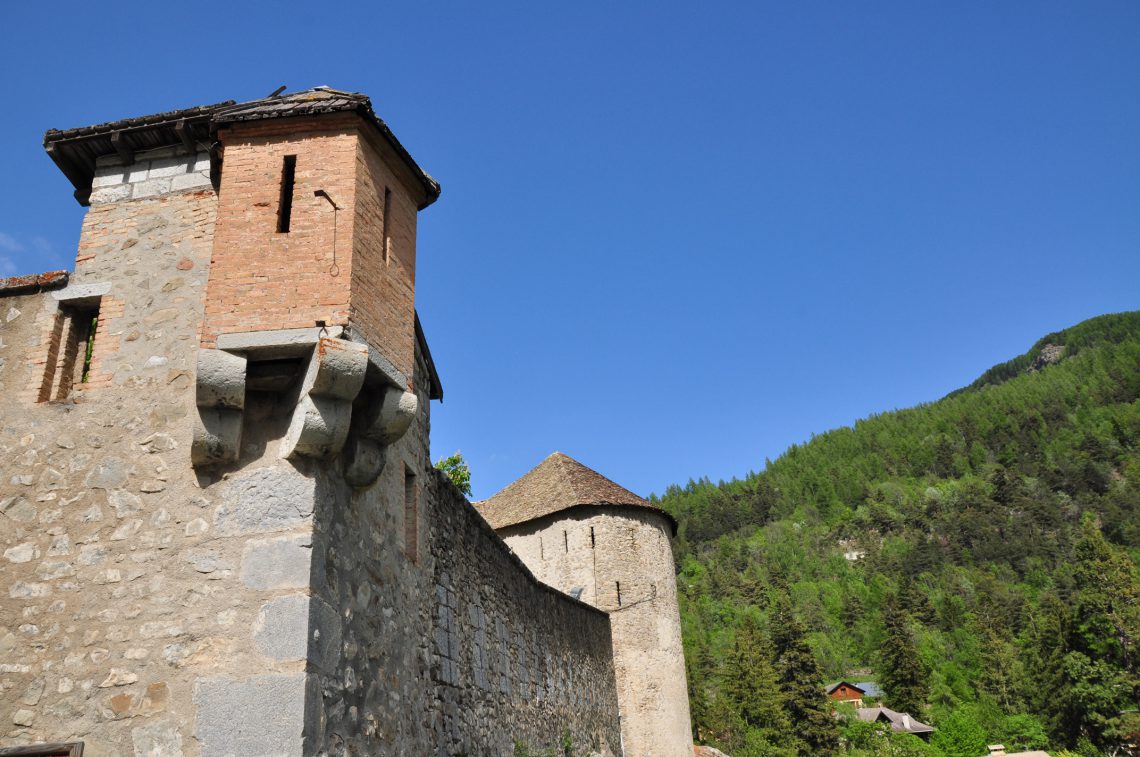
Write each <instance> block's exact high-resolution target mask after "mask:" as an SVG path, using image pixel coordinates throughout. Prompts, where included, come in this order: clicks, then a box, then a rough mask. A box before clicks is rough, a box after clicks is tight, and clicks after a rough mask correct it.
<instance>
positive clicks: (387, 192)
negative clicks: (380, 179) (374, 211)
mask: <svg viewBox="0 0 1140 757" xmlns="http://www.w3.org/2000/svg"><path fill="white" fill-rule="evenodd" d="M391 211H392V190H391V189H388V187H384V218H383V219H381V221H380V223H381V231H380V239H381V240H382V244H383V245H384V262H385V263H387V262H388V254H389V248H390V247H391V246H392V241H391V236H390V233H391V229H392V226H391V225H390V224H389V223H388V214H389V213H391Z"/></svg>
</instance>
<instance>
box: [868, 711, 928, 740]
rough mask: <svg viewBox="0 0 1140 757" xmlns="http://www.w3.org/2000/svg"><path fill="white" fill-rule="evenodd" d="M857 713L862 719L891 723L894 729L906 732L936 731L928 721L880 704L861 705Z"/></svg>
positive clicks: (870, 721) (869, 721) (871, 721)
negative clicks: (922, 720)
mask: <svg viewBox="0 0 1140 757" xmlns="http://www.w3.org/2000/svg"><path fill="white" fill-rule="evenodd" d="M855 715H856V716H857V717H858V718H859V719H860V720H862V721H865V722H868V723H873V722H875V721H876V720H882V721H883V722H886V723H890V724H891V730H892V731H901V732H904V733H931V732H932V731H934V728H933V726H929V725H927V724H926V723H920V722H919V721H918V720H916V719H915V718H913V717H911V715H910V714H909V713H906V712H895V711H894V710H892V709H890V708H888V707H883V706H882V705H879V706H878V707H860V708H859V709H857V710H856V711H855Z"/></svg>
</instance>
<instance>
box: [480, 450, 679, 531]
mask: <svg viewBox="0 0 1140 757" xmlns="http://www.w3.org/2000/svg"><path fill="white" fill-rule="evenodd" d="M473 504H474V505H475V507H476V508H477V509H478V510H479V512H480V513H481V514H482V515H483V517H484V518H486V519H487V522H488V523H490V524H491V526H492V527H493V528H495V529H496V530H498V529H501V528H506V527H507V526H513V525H517V524H519V523H525V522H527V521H531V520H535V519H537V518H542V517H544V516H547V515H551V514H554V513H558V512H561V511H563V510H569V509H570V508H573V507H583V506H595V507H597V506H602V507H637V508H643V509H646V510H652V511H653V512H655V513H658V514H660V515H663V516H664V517H665V518H666V519H667V520H668V521H669V524H670V526H671V527H672V529H673V532H674V533H676V531H677V522H676V521H675V520H674V519H673V516H672V515H670V514H669V513H667V512H665V511H664V510H662V509H661V508H659V507H657V506H656V505H654V504H652V503H650V502H648V501H646V500H645V499H643V498H641V497H639V496H637V495H636V494H634V493H633V492H631V491H630V490H628V489H626V488H625V487H622V486H619V485H617V484H615V483H614V482H613V481H610V480H609V479H608V478H606V477H605V476H603V475H602V474H600V473H598V472H597V471H595V470H593V469H591V468H588V467H586V466H585V465H582V463H580V462H578V461H577V460H575V459H573V458H572V457H570V456H568V455H564V454H562V453H561V452H555V453H554V454H552V455H550V457H548V458H546V459H545V460H543V461H542V462H541V463H539V464H538V465H537V466H536V467H535V468H534V469H532V470H531V471H530V472H529V473H527V474H526V475H525V476H523V477H522V478H520V479H519V480H518V481H515V482H514V483H513V484H510V485H509V486H507V488H505V489H503V490H502V491H500V492H499V493H498V494H495V495H494V496H492V497H491V498H490V499H485V500H483V501H482V502H475V503H473Z"/></svg>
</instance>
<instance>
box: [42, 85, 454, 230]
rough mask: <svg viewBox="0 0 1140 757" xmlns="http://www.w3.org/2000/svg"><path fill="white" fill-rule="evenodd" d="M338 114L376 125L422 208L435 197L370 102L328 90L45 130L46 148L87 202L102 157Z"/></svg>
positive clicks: (202, 143) (435, 186) (203, 142)
mask: <svg viewBox="0 0 1140 757" xmlns="http://www.w3.org/2000/svg"><path fill="white" fill-rule="evenodd" d="M342 112H351V113H357V114H359V115H360V116H361V117H362V118H363V119H364V120H366V121H368V122H369V123H371V124H372V125H373V126H374V127H376V129H377V131H379V132H380V135H381V137H382V138H383V139H384V140H385V141H386V142H387V143H388V144H389V145H390V146H391V147H392V149H393V150H395V151H396V154H397V155H399V157H400V159H401V160H402V161H403V162H404V164H405V165H407V167H408V168H409V169H410V170H411V172H412V174H413V176H414V177H415V178H416V181H417V182H418V183H419V184H420V186H422V187H423V190H424V193H425V195H426V200H425V201H424V203H423V204H422V205H421V206H420V209H421V210H422V209H423V208H425V207H427V206H428V205H430V204H432V203H433V202H435V201H436V199H438V198H439V182H437V181H436V180H435V179H433V178H432V177H431V176H429V175H428V174H427V173H426V172H425V171H424V170H423V169H422V168H420V167H419V165H418V164H417V163H416V161H415V160H414V159H413V158H412V156H411V155H410V154H409V153H408V151H407V150H406V149H404V146H403V145H402V144H400V141H399V140H398V139H396V135H395V134H393V133H392V130H391V129H389V128H388V125H387V124H385V123H384V121H382V120H381V119H380V117H379V116H377V115H376V113H375V111H373V110H372V101H371V100H369V99H368V97H367V96H366V95H362V94H360V93H358V92H342V91H341V90H337V89H332V88H331V87H313V88H312V89H306V90H303V91H301V92H293V93H291V94H284V95H278V96H276V97H265V98H262V99H260V100H251V101H249V102H244V103H235V102H234V101H233V100H226V101H225V102H221V103H217V104H216V105H199V106H196V107H193V108H185V109H183V110H174V111H168V112H166V113H156V114H154V115H150V116H138V117H135V118H125V119H123V120H121V121H111V122H108V123H104V124H97V125H95V126H81V127H79V128H76V129H67V130H64V131H60V130H59V129H49V130H48V131H47V133H46V134H44V149H46V150H47V152H48V154H49V155H50V156H51V158H52V160H54V161H55V162H56V165H58V166H59V168H60V170H62V171H63V172H64V174H66V175H67V178H68V179H70V180H71V183H72V184H73V185H74V186H75V190H76V199H78V200H79V201H80V203H82V204H86V203H87V196H88V194H89V193H90V190H91V179H92V177H93V176H94V173H95V161H96V160H98V159H99V158H101V157H104V156H107V155H115V154H116V153H118V154H120V155H122V154H123V153H124V152H128V153H129V152H142V151H145V150H152V149H155V148H159V147H169V146H178V145H183V146H186V145H187V144H188V143H189V144H190V145H191V146H193V145H194V144H196V145H197V146H198V149H202V148H203V147H209V146H210V144H211V142H212V140H213V136H212V135H213V133H214V131H216V129H217V127H218V125H220V124H227V123H235V122H238V121H257V120H263V119H269V118H287V117H290V116H313V115H323V114H326V113H342Z"/></svg>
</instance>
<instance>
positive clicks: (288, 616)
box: [253, 594, 309, 662]
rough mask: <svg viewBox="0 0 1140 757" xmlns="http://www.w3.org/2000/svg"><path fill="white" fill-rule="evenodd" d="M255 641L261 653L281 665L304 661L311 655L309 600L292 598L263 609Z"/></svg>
mask: <svg viewBox="0 0 1140 757" xmlns="http://www.w3.org/2000/svg"><path fill="white" fill-rule="evenodd" d="M253 641H254V644H255V645H256V646H257V650H258V651H259V652H261V653H262V654H263V655H266V656H267V657H272V658H273V659H275V660H278V661H280V662H285V661H290V660H304V659H305V657H306V655H307V654H308V651H309V597H307V596H306V595H304V594H289V595H286V596H284V597H277V598H275V599H272V600H270V601H268V602H266V603H265V604H264V605H262V606H261V611H260V612H259V613H258V615H257V621H256V622H255V623H254V626H253Z"/></svg>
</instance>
